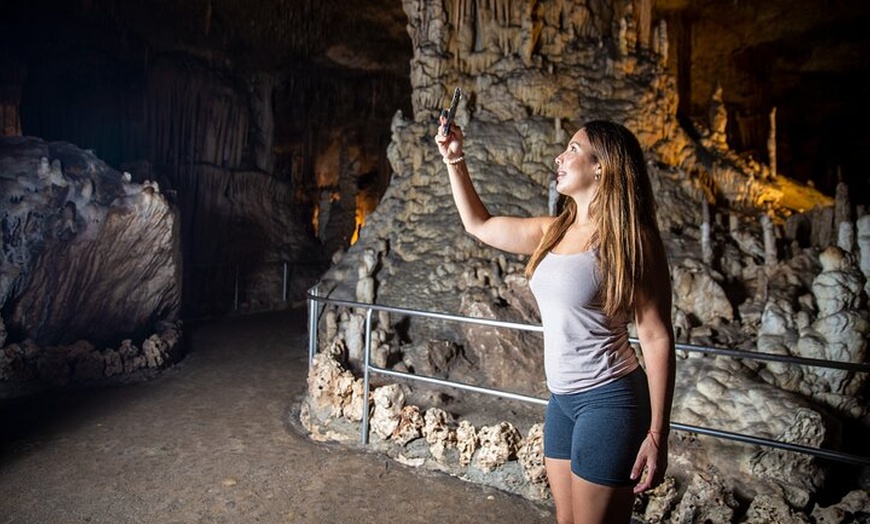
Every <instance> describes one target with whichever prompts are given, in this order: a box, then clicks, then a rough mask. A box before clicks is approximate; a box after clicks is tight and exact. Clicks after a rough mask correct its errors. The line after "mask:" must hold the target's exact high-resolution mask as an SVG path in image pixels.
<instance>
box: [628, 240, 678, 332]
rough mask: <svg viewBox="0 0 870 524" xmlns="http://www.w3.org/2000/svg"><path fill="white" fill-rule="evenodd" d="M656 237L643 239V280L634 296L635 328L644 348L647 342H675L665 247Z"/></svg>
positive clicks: (669, 278)
mask: <svg viewBox="0 0 870 524" xmlns="http://www.w3.org/2000/svg"><path fill="white" fill-rule="evenodd" d="M657 237H658V236H657V235H649V234H646V235H644V243H645V244H646V245H645V246H644V247H645V249H644V252H645V256H644V258H645V260H644V266H645V267H644V272H643V278H642V280H641V282H640V286H638V288H637V289H636V292H635V307H634V313H635V324H636V327H637V333H638V338H640V340H641V346H642V345H643V341H644V339H647V340H650V339H661V338H667V339H672V338H673V327H672V321H671V302H672V299H671V275H670V272H669V271H668V261H667V257H666V255H665V250H664V246H663V245H662V242H661V240H659V239H658V238H657Z"/></svg>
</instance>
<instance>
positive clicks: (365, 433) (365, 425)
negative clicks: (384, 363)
mask: <svg viewBox="0 0 870 524" xmlns="http://www.w3.org/2000/svg"><path fill="white" fill-rule="evenodd" d="M373 311H374V310H372V309H371V308H369V309H368V310H366V331H365V337H366V341H365V342H366V344H365V356H364V357H363V361H364V363H363V369H364V370H365V371H364V372H363V405H362V410H363V412H362V429H361V431H362V434H361V435H360V441H361V442H362V444H363V445H366V444H368V443H369V375H370V372H371V366H370V364H371V354H372V313H373Z"/></svg>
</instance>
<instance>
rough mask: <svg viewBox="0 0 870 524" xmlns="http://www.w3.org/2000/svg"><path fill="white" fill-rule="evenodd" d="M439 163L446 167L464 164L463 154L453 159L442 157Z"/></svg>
mask: <svg viewBox="0 0 870 524" xmlns="http://www.w3.org/2000/svg"><path fill="white" fill-rule="evenodd" d="M441 161H442V162H444V163H445V164H447V165H448V166H455V165H456V164H459V163H461V162H465V153H460V154H459V155H457V156H454V157H449V156H444V157H442V158H441Z"/></svg>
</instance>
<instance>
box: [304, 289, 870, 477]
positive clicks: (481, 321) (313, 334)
mask: <svg viewBox="0 0 870 524" xmlns="http://www.w3.org/2000/svg"><path fill="white" fill-rule="evenodd" d="M306 296H307V298H308V303H309V310H308V314H309V324H308V365H309V369H310V367H311V365H312V362H313V359H314V355H315V354H316V352H317V317H318V316H319V315H318V309H319V308H318V304H320V303H323V304H330V305H334V306H344V307H349V308H356V309H365V310H366V319H365V354H364V359H363V406H368V404H369V382H370V374H371V373H378V374H381V375H386V376H391V377H396V378H404V379H407V380H413V381H417V382H424V383H428V384H436V385H441V386H447V387H452V388H456V389H460V390H465V391H472V392H476V393H483V394H487V395H492V396H497V397H501V398H507V399H512V400H519V401H522V402H528V403H533V404H540V405H546V404H547V402H548V401H547V400H546V399H542V398H538V397H531V396H527V395H522V394H519V393H513V392H509V391H501V390H497V389H492V388H485V387H481V386H475V385H471V384H465V383H462V382H455V381H450V380H446V379H440V378H436V377H429V376H425V375H416V374H413V373H405V372H401V371H394V370H390V369H385V368H381V367H377V366H373V365H372V364H371V341H372V336H371V335H372V325H371V319H372V313H373V312H375V311H384V312H388V313H401V314H404V315H409V316H419V317H425V318H435V319H441V320H450V321H455V322H462V323H469V324H478V325H486V326H494V327H503V328H507V329H518V330H522V331H533V332H542V331H543V327H542V326H541V325H539V324H524V323H518V322H507V321H502V320H493V319H488V318H479V317H467V316H462V315H452V314H447V313H438V312H433V311H422V310H417V309H410V308H402V307H397V306H386V305H381V304H371V303H365V302H355V301H351V300H341V299H333V298H327V297H321V296H318V295H317V289H316V286H315V287H314V288H311V289H310V290H309V291H308V292H307V293H306ZM629 341H630V342H632V343H637V342H638V340H637V339H636V338H629ZM675 348H676V349H680V350H683V351H689V352H697V353H704V354H714V355H724V356H731V357H737V358H747V359H754V360H768V361H776V362H786V363H790V364H797V365H804V366H814V367H826V368H833V369H844V370H848V371H854V372H858V373H867V372H870V364H864V363H860V364H859V363H852V362H842V361H828V360H822V359H812V358H803V357H795V356H791V355H777V354H773V353H756V352H751V351H744V350H737V349H727V348H716V347H708V346H700V345H694V344H675ZM670 427H671V429H673V430H676V431H685V432H689V433H696V434H699V435H707V436H711V437H714V438H720V439H724V440H733V441H736V442H743V443H747V444H756V445H760V446H765V447H770V448H776V449H782V450H786V451H792V452H797V453H804V454H808V455H812V456H815V457H819V458H823V459H829V460H835V461H838V462H845V463H849V464H855V465H861V466H870V457H862V456H859V455H853V454H849V453H842V452H839V451H833V450H827V449H821V448H814V447H810V446H802V445H799V444H792V443H789V442H782V441H779V440H774V439H768V438H763V437H756V436H753V435H746V434H743V433H734V432H730V431H724V430H720V429H715V428H706V427H703V426H693V425H689V424H682V423H679V422H671V423H670ZM368 435H369V410H368V409H365V408H364V409H363V413H362V428H361V442H362V444H363V445H365V444H368Z"/></svg>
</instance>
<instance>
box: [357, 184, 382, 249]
mask: <svg viewBox="0 0 870 524" xmlns="http://www.w3.org/2000/svg"><path fill="white" fill-rule="evenodd" d="M377 206H378V199H377V198H376V197H375V195H373V194H372V193H371V192H369V191H360V192H359V193H357V194H356V213H355V217H356V226H355V227H354V230H353V236H352V237H351V238H350V245H354V244H355V243H356V241H357V240H359V234H360V231H362V228H363V226H364V225H366V216H368V215H369V213H371V212H372V211H374V210H375V208H376V207H377Z"/></svg>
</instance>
